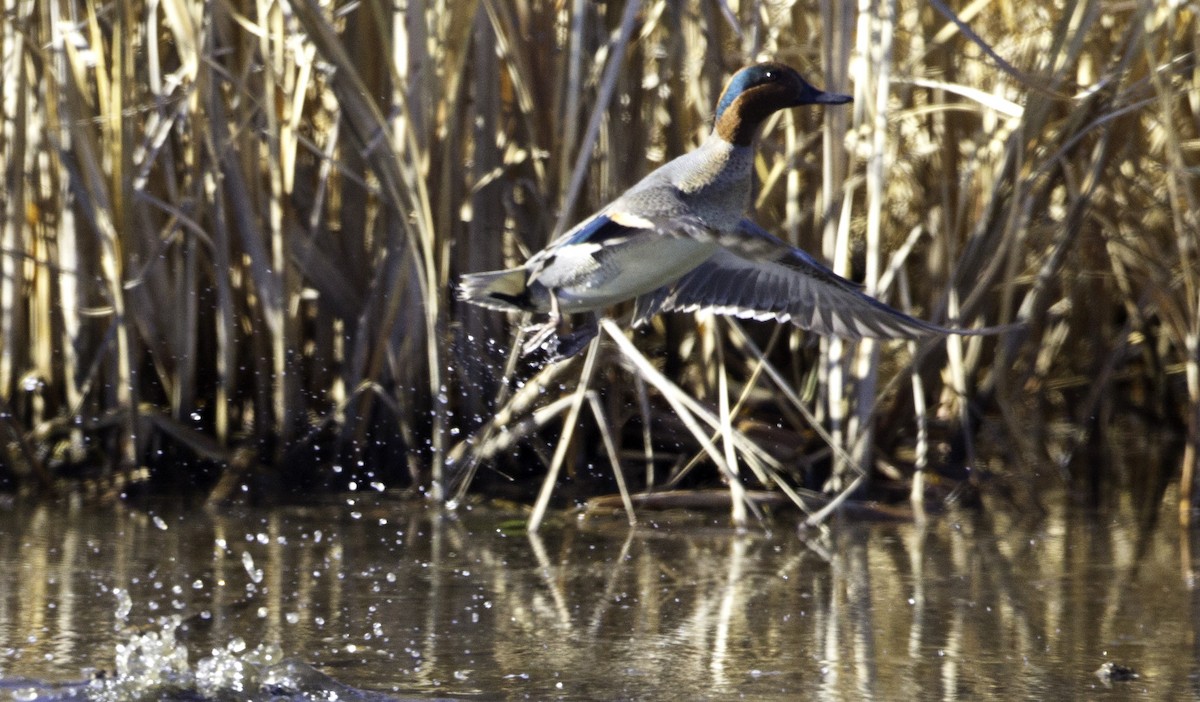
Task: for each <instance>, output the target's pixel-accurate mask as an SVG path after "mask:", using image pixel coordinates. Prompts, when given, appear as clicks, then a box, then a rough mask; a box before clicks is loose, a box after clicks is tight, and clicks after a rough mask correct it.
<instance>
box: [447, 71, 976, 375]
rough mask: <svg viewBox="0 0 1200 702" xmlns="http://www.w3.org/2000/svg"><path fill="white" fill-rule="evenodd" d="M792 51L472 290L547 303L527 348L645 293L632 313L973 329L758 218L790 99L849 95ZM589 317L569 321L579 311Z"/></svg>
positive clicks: (474, 279)
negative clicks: (703, 131) (869, 288)
mask: <svg viewBox="0 0 1200 702" xmlns="http://www.w3.org/2000/svg"><path fill="white" fill-rule="evenodd" d="M851 100H852V98H851V97H850V96H849V95H842V94H838V93H833V92H826V91H824V90H820V89H818V88H816V87H814V86H813V85H811V84H810V83H808V82H807V81H806V80H805V79H804V78H803V77H802V76H801V75H800V73H798V72H797V71H796V70H794V69H792V68H791V67H789V66H787V65H785V64H782V63H778V62H764V63H757V64H753V65H750V66H747V67H744V68H742V69H741V70H739V71H737V72H736V73H734V75H733V76H732V77H731V78H730V79H729V82H728V83H727V84H726V86H725V89H724V90H723V91H722V93H721V97H720V99H719V100H718V102H717V106H716V111H715V114H714V118H713V129H712V132H711V133H710V134H709V135H708V137H707V138H706V139H705V140H704V141H703V142H702V143H701V144H700V145H699V146H698V147H697V148H695V149H693V150H692V151H689V152H687V153H685V154H683V155H681V156H679V157H677V158H675V159H674V160H672V161H669V162H667V163H665V164H663V165H662V166H660V167H658V168H657V169H655V170H653V171H652V172H651V173H650V174H649V175H647V176H645V177H644V178H643V179H642V180H641V181H639V182H638V183H637V184H635V185H634V186H633V187H631V188H629V189H628V190H626V191H625V192H624V193H623V194H622V195H621V196H619V197H617V198H616V199H615V200H613V201H612V202H610V203H609V204H608V205H606V206H605V207H603V208H602V209H600V210H599V211H598V212H596V213H595V214H593V215H591V216H590V217H588V218H586V219H584V220H583V221H581V222H580V223H579V224H577V225H576V226H574V227H573V228H571V229H570V230H568V231H567V232H566V233H565V234H563V235H562V236H560V237H558V238H557V239H555V240H554V241H552V242H551V243H550V244H549V245H548V246H546V248H544V249H542V250H541V251H538V252H537V253H535V254H533V255H532V256H530V257H529V259H528V260H527V261H525V263H524V264H523V265H521V266H519V267H516V268H508V269H504V270H497V271H487V272H481V273H468V274H465V275H463V276H462V277H461V278H460V280H459V285H458V289H457V297H458V299H459V300H461V301H464V302H467V303H471V304H474V305H479V306H482V307H485V308H490V309H495V310H503V311H508V312H530V313H534V314H539V315H541V314H544V315H547V319H546V321H545V322H543V323H541V324H537V325H534V326H533V327H531V328H529V329H527V330H526V331H527V332H528V333H529V335H528V336H527V338H526V342H525V344H524V345H523V346H522V354H523V355H524V354H530V353H532V352H533V351H535V350H537V349H539V348H545V349H546V350H547V351H548V352H549V354H550V357H551V359H552V360H560V359H564V358H569V357H571V356H573V355H575V354H576V353H578V352H579V351H580V350H582V349H583V348H585V347H586V346H587V344H588V343H589V342H590V341H591V340H592V338H594V337H595V336H596V335H597V334H598V333H599V324H598V322H599V318H598V313H599V312H601V311H603V310H605V309H607V308H609V307H612V306H614V305H617V304H620V303H623V302H626V301H629V300H633V301H634V304H633V316H632V325H633V326H634V327H638V326H641V325H643V324H645V323H646V322H647V321H648V320H650V319H651V318H652V317H653V316H654V315H656V314H659V313H661V312H672V311H674V312H694V311H698V310H708V311H711V312H713V313H715V314H721V315H731V316H734V317H738V318H742V319H755V320H760V321H765V320H774V321H776V322H780V323H787V322H790V323H791V324H793V325H795V326H797V327H800V328H801V329H806V330H809V331H812V332H815V333H818V334H822V335H827V336H835V337H840V338H843V339H847V340H852V341H853V340H859V339H863V338H873V339H917V338H921V337H927V336H932V335H944V334H949V333H964V332H960V331H958V330H952V329H948V328H945V327H942V326H939V325H936V324H932V323H930V322H926V321H923V320H919V319H916V318H914V317H911V316H909V315H907V314H904V313H903V312H900V311H899V310H896V309H894V308H892V307H890V306H888V305H886V304H884V303H883V302H880V301H879V300H876V299H875V298H873V297H871V296H869V295H867V294H866V293H865V292H864V291H863V288H862V286H861V285H859V284H858V283H855V282H853V281H850V280H848V279H846V278H843V277H842V276H840V275H838V274H836V273H834V272H833V271H832V270H830V269H829V268H827V267H826V266H824V265H823V264H821V263H820V262H818V261H817V260H816V259H815V258H813V257H812V256H811V255H809V254H808V253H806V252H805V251H803V250H801V249H798V248H796V247H794V246H791V245H789V244H788V243H786V242H784V241H783V240H781V239H779V238H778V237H776V236H774V235H772V234H771V233H769V232H767V231H766V230H764V229H763V228H762V227H760V226H759V225H757V224H755V223H754V222H753V221H752V220H750V219H749V218H748V217H747V216H746V214H747V211H748V210H749V208H750V204H751V192H752V186H753V177H754V174H753V164H754V155H755V150H754V148H755V141H756V138H757V135H758V132H759V129H760V127H761V125H762V123H763V122H764V121H765V120H766V119H767V118H768V117H769V116H771V115H772V114H774V113H775V112H778V111H780V110H784V109H788V108H793V107H802V106H805V105H823V106H832V105H842V104H845V103H848V102H851ZM574 314H586V315H587V318H586V321H585V322H584V323H582V324H579V325H576V326H575V328H574V329H573V330H572V331H570V332H568V333H564V332H563V331H562V323H563V319H564V316H565V315H574Z"/></svg>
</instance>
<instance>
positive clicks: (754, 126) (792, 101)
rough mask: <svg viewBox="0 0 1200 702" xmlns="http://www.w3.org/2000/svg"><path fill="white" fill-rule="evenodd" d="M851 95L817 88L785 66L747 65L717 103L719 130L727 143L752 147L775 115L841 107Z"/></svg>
mask: <svg viewBox="0 0 1200 702" xmlns="http://www.w3.org/2000/svg"><path fill="white" fill-rule="evenodd" d="M850 100H851V97H850V96H849V95H839V94H837V93H827V92H825V91H823V90H819V89H817V88H814V87H813V86H812V85H810V84H809V83H808V81H806V80H804V79H803V78H801V77H800V74H799V73H797V72H796V71H794V70H793V69H792V68H790V67H789V66H785V65H783V64H782V63H757V64H754V65H753V66H747V67H745V68H743V69H742V70H740V71H738V72H737V73H735V74H733V78H730V79H729V84H728V85H726V86H725V92H723V93H721V100H720V101H719V102H718V103H717V115H716V123H715V129H716V132H717V135H718V136H720V137H721V138H722V139H724V140H725V141H728V142H730V143H732V144H738V145H741V146H749V145H750V143H751V142H752V141H754V135H755V133H757V132H758V127H759V125H761V124H762V122H763V120H765V119H766V118H767V117H769V116H770V115H771V114H772V113H774V112H777V111H779V110H782V109H785V108H788V107H797V106H799V105H840V104H842V103H846V102H850Z"/></svg>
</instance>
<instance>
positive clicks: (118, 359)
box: [0, 0, 1200, 523]
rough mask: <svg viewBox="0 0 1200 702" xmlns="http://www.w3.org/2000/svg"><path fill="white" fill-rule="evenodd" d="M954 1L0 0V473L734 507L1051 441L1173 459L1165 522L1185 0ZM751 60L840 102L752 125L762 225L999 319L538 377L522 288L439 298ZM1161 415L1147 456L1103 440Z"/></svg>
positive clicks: (737, 347) (624, 165) (913, 477)
mask: <svg viewBox="0 0 1200 702" xmlns="http://www.w3.org/2000/svg"><path fill="white" fill-rule="evenodd" d="M867 6H869V11H860V9H859V8H863V9H867ZM953 10H954V11H953V12H951V10H950V8H947V7H946V6H945V5H944V4H943V3H942V2H941V1H940V0H934V1H932V2H928V3H925V2H908V1H905V2H873V3H868V4H867V5H863V4H861V3H860V4H859V5H858V6H855V5H854V4H852V3H845V2H836V1H834V0H822V1H821V2H815V3H798V4H790V3H770V2H749V3H724V2H680V3H674V2H657V1H647V2H641V1H639V0H629V1H627V2H625V1H621V0H614V1H612V2H605V3H591V2H584V0H572V1H571V2H563V3H550V2H543V1H540V0H515V1H512V2H509V1H507V0H459V1H458V2H449V3H441V2H438V3H422V2H408V3H405V2H401V3H385V2H379V1H378V0H363V1H361V2H341V1H335V2H324V3H322V2H318V1H317V0H293V1H292V2H270V1H267V0H262V1H260V2H257V3H234V2H228V1H227V0H215V1H213V2H199V1H195V0H162V1H161V2H143V1H142V0H119V1H115V2H101V1H98V0H56V1H55V2H28V1H26V0H18V1H15V2H12V3H9V4H8V5H7V6H6V10H5V13H4V16H3V18H2V20H0V45H2V46H3V49H4V50H3V55H2V57H0V61H2V73H0V81H3V96H4V99H3V104H2V106H0V108H2V113H0V164H2V165H3V174H4V175H3V177H4V179H5V188H6V197H5V198H4V199H3V201H2V202H0V237H2V243H0V253H2V255H0V308H2V309H0V351H2V353H0V403H2V405H0V435H2V436H3V442H0V447H2V453H0V480H2V483H3V485H4V486H6V487H7V488H8V489H30V490H32V489H37V488H41V489H54V488H56V487H60V486H63V485H67V484H69V485H72V486H85V487H86V489H90V490H95V491H97V492H101V493H105V494H122V493H128V492H129V491H131V490H138V489H155V490H157V489H183V490H189V491H196V492H203V493H204V494H207V495H209V496H210V497H211V499H214V500H224V499H228V498H230V497H232V496H235V495H237V494H240V492H241V489H242V488H243V487H248V488H249V490H250V491H251V492H252V493H258V492H269V491H279V490H293V491H301V492H302V491H309V490H346V489H351V490H363V489H390V488H411V489H418V490H422V491H425V492H427V493H428V494H429V495H431V496H432V497H433V498H435V499H439V500H443V499H454V498H456V497H461V496H462V495H465V494H469V493H470V492H471V491H476V492H482V491H487V492H488V494H502V495H509V496H514V497H519V498H523V499H531V498H533V496H534V495H535V493H537V494H538V501H537V504H538V505H539V507H543V508H544V506H545V504H547V501H548V500H549V499H550V497H551V496H552V495H555V494H557V495H561V496H563V497H568V498H577V497H586V496H591V495H595V494H599V493H604V492H613V491H616V490H617V489H618V488H619V489H621V490H622V491H627V492H636V491H641V490H644V489H647V488H655V489H659V490H662V489H667V488H674V487H682V488H689V489H690V488H697V487H704V486H728V487H729V488H730V489H731V490H732V492H733V495H734V498H735V499H734V503H735V505H740V506H742V507H741V509H743V510H748V511H753V509H755V508H756V507H755V505H757V504H758V503H756V502H754V501H753V500H752V499H749V498H750V497H753V496H754V495H755V494H757V491H759V490H765V491H771V492H772V493H773V494H776V495H780V494H781V495H783V498H784V499H785V500H786V501H795V502H797V503H804V504H808V502H807V498H806V495H807V494H808V493H807V492H806V491H822V490H823V491H825V492H826V493H827V494H839V493H841V494H845V493H846V491H848V490H850V489H860V488H861V487H863V486H865V485H867V484H871V485H873V486H874V488H875V493H874V494H892V495H896V494H899V495H904V494H911V495H913V496H916V497H918V498H924V497H925V496H931V497H934V498H935V499H944V498H946V496H948V495H955V496H965V495H968V494H969V493H970V491H971V490H972V489H974V488H975V487H977V485H978V484H979V483H980V481H981V480H982V479H984V478H985V477H992V478H996V479H997V480H996V481H995V482H996V483H997V484H999V485H1003V486H1006V487H1007V488H1008V491H1009V492H1010V493H1014V494H1018V495H1019V496H1022V497H1024V496H1027V495H1026V494H1025V493H1024V492H1022V491H1030V490H1031V482H1030V479H1029V477H1030V474H1031V473H1033V472H1035V470H1039V469H1040V468H1043V467H1047V466H1049V467H1054V468H1057V469H1058V470H1057V471H1055V470H1050V471H1048V472H1047V474H1048V475H1049V476H1050V478H1052V479H1056V480H1057V479H1060V476H1061V479H1063V480H1066V481H1068V482H1072V483H1074V482H1076V481H1078V482H1080V483H1081V484H1086V485H1092V486H1097V485H1102V484H1103V485H1117V486H1119V487H1120V488H1121V489H1128V490H1131V491H1135V492H1136V493H1137V494H1147V495H1160V494H1161V490H1162V487H1161V486H1162V485H1163V484H1165V482H1166V481H1168V480H1170V479H1172V478H1174V477H1176V476H1179V475H1181V477H1182V480H1183V485H1184V489H1182V490H1181V491H1180V492H1179V494H1180V498H1179V499H1180V504H1181V509H1182V514H1184V515H1186V514H1188V513H1189V505H1190V503H1191V500H1192V496H1193V495H1194V484H1195V482H1196V477H1195V471H1194V466H1195V463H1196V451H1195V449H1196V447H1197V444H1198V442H1200V367H1198V365H1197V363H1198V354H1200V267H1198V266H1197V257H1198V256H1200V252H1198V250H1197V241H1198V237H1200V222H1198V221H1197V218H1198V216H1200V215H1198V213H1200V171H1198V166H1197V164H1198V163H1200V64H1198V62H1197V55H1196V52H1197V50H1198V49H1200V44H1198V42H1197V37H1200V26H1198V22H1197V13H1196V7H1195V5H1194V4H1188V3H1182V2H1152V1H1150V0H1144V1H1139V2H1131V3H1122V4H1113V3H1102V2H1100V1H1099V0H1079V1H1076V2H1064V3H1056V4H1051V5H1045V4H1038V3H1018V2H1011V1H1000V2H992V3H973V4H968V5H965V6H962V7H956V8H953ZM766 57H771V58H775V59H778V60H781V61H784V62H786V63H789V64H791V65H793V66H796V67H797V68H799V69H801V70H802V71H803V72H804V73H805V74H806V75H808V76H809V77H810V78H811V80H812V82H814V83H815V84H817V85H821V86H823V87H828V88H830V89H832V90H837V91H839V92H851V93H853V95H854V97H855V101H854V103H853V106H852V107H851V106H847V108H846V109H839V110H827V111H824V112H820V111H815V110H793V111H790V112H787V113H786V114H780V115H778V116H776V117H775V118H773V119H772V120H771V122H770V123H769V124H768V125H767V128H766V129H765V130H764V134H763V135H762V138H761V147H760V152H759V160H758V163H757V170H758V173H759V176H760V179H759V180H760V182H759V186H758V189H757V192H756V198H755V203H754V209H755V218H756V220H757V221H758V222H759V223H761V224H762V225H763V226H764V227H766V228H767V229H768V230H770V231H772V232H774V233H776V234H777V235H779V236H781V237H783V238H785V239H787V240H789V241H790V242H792V243H794V244H796V245H799V246H801V247H802V248H805V249H806V250H809V251H811V252H813V253H815V254H818V255H819V256H821V257H823V258H824V259H825V260H827V261H829V262H830V263H831V265H833V266H834V267H835V269H837V270H839V271H841V272H843V273H845V274H846V275H847V276H849V277H852V278H854V279H856V280H860V281H862V282H864V284H865V285H866V289H867V290H868V291H869V292H871V293H872V294H873V295H876V296H878V297H879V298H880V299H883V300H885V301H887V302H889V303H890V304H893V305H894V306H897V307H899V308H902V309H905V310H908V311H911V313H912V314H914V315H916V316H919V317H922V318H926V319H930V320H933V321H937V322H941V323H950V324H958V325H962V326H967V327H974V326H983V325H997V324H1017V325H1018V326H1017V327H1016V328H1015V329H1014V330H1012V331H1010V332H1009V333H1006V334H1003V335H998V336H992V337H982V338H969V339H964V338H957V337H951V338H949V339H947V340H942V341H936V342H930V343H927V344H924V345H922V346H920V347H917V346H913V345H908V344H902V343H884V344H876V343H862V344H857V345H851V344H844V343H841V342H838V341H830V340H824V339H817V338H814V337H811V336H809V335H805V334H804V333H802V332H798V331H796V330H793V329H791V328H781V327H779V326H778V325H773V324H755V323H743V322H737V321H733V320H730V319H726V318H720V317H712V316H705V315H699V316H695V317H693V316H684V315H673V316H665V317H660V318H659V319H657V320H655V322H654V324H653V325H652V327H651V328H650V329H648V330H646V331H640V332H637V333H635V334H633V335H632V337H631V339H630V340H629V341H631V342H632V343H629V342H628V341H627V339H626V336H625V333H624V332H622V331H621V329H620V328H619V327H617V326H614V325H608V326H606V327H605V331H604V333H603V334H602V336H601V343H600V344H599V345H597V346H595V347H593V348H592V349H590V350H589V352H588V353H587V354H581V355H580V357H579V358H578V359H577V360H573V361H571V362H569V363H564V364H559V365H551V366H547V367H541V366H540V365H539V364H538V363H537V362H536V361H534V362H520V361H515V360H512V356H513V354H512V353H511V352H512V350H513V349H514V348H515V346H514V330H515V329H517V328H518V327H519V326H520V325H521V324H522V320H519V319H510V318H507V317H505V316H504V315H501V314H497V313H494V312H489V311H486V310H481V309H476V308H471V307H467V306H465V305H462V304H460V303H456V302H454V301H453V300H454V298H453V294H452V284H453V281H454V280H455V279H456V277H457V276H458V275H459V274H461V273H464V272H472V271H481V270H489V269H495V268H499V267H502V266H505V265H514V264H516V263H518V262H520V261H521V260H523V258H524V256H525V255H526V254H527V253H528V252H529V251H533V250H537V249H539V248H541V246H542V245H544V244H545V243H546V242H547V241H548V240H549V238H550V237H551V236H553V235H554V234H555V233H556V232H560V231H562V230H563V229H564V228H565V227H567V226H569V225H570V224H572V223H573V222H574V221H576V220H577V219H578V218H579V217H582V216H585V215H586V214H588V213H590V212H591V211H593V210H595V209H596V208H598V207H599V206H601V205H602V204H603V203H604V202H606V201H607V200H608V199H609V198H611V197H613V196H614V195H616V194H618V193H620V192H621V191H622V190H623V189H624V188H625V187H627V186H629V185H630V184H632V183H633V182H635V181H636V180H637V179H638V178H639V177H640V176H642V175H644V174H645V173H646V172H647V171H648V170H649V169H650V168H652V167H653V166H655V165H657V164H659V163H662V162H663V161H665V160H667V159H669V158H671V157H672V156H674V155H677V154H679V153H682V152H684V151H686V150H688V149H689V148H691V147H693V146H694V145H695V144H696V143H697V142H698V141H699V140H700V139H702V138H703V136H704V135H705V134H706V133H707V131H708V129H709V120H710V116H711V114H712V110H713V105H714V102H715V100H716V97H717V96H718V94H719V93H720V90H721V88H722V85H723V81H724V80H725V79H726V78H727V77H728V76H729V74H730V72H731V71H732V70H734V69H736V68H737V67H739V66H741V65H744V64H746V63H750V62H752V61H755V60H757V59H760V58H766ZM621 312H622V311H621V310H617V311H616V312H615V314H616V316H617V318H618V319H619V318H620V314H621ZM1117 426H1120V427H1124V429H1123V431H1124V432H1125V434H1121V435H1118V434H1116V433H1115V432H1114V427H1117ZM1151 434H1153V435H1154V436H1160V437H1163V439H1162V443H1161V445H1163V446H1167V447H1168V448H1164V449H1162V453H1161V454H1157V453H1156V454H1153V456H1155V458H1154V460H1153V461H1148V464H1149V463H1153V465H1152V466H1149V467H1148V468H1147V469H1146V470H1145V471H1143V472H1136V473H1131V472H1130V471H1129V470H1128V469H1127V468H1124V467H1121V466H1125V465H1127V464H1120V466H1114V465H1112V464H1106V462H1105V461H1104V459H1103V456H1104V455H1105V452H1106V446H1107V445H1108V442H1113V441H1124V440H1125V436H1127V435H1131V436H1135V437H1139V438H1144V437H1145V436H1147V435H1151ZM1179 439H1183V440H1184V441H1183V446H1184V447H1185V449H1184V450H1183V451H1182V456H1181V457H1179V456H1178V455H1177V454H1176V453H1175V452H1173V450H1172V449H1171V448H1170V444H1171V441H1173V440H1179ZM980 446H985V447H986V448H987V450H986V452H985V453H986V454H987V455H989V456H992V457H993V458H992V460H983V459H981V458H980V457H979V456H980ZM1154 450H1156V451H1157V450H1158V449H1154ZM1180 471H1181V473H1180ZM928 476H934V477H935V479H929V478H928ZM539 486H540V488H541V489H540V491H539ZM743 491H746V492H745V493H743ZM743 495H745V496H747V499H745V500H743V499H740V498H741V497H742V496H743ZM921 501H922V500H921V499H918V500H917V502H918V503H921ZM747 505H749V506H747ZM735 512H736V510H735ZM737 516H738V514H736V513H735V517H737ZM744 516H745V512H743V513H741V517H739V518H742V517H744ZM534 521H535V523H536V518H535V520H534Z"/></svg>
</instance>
